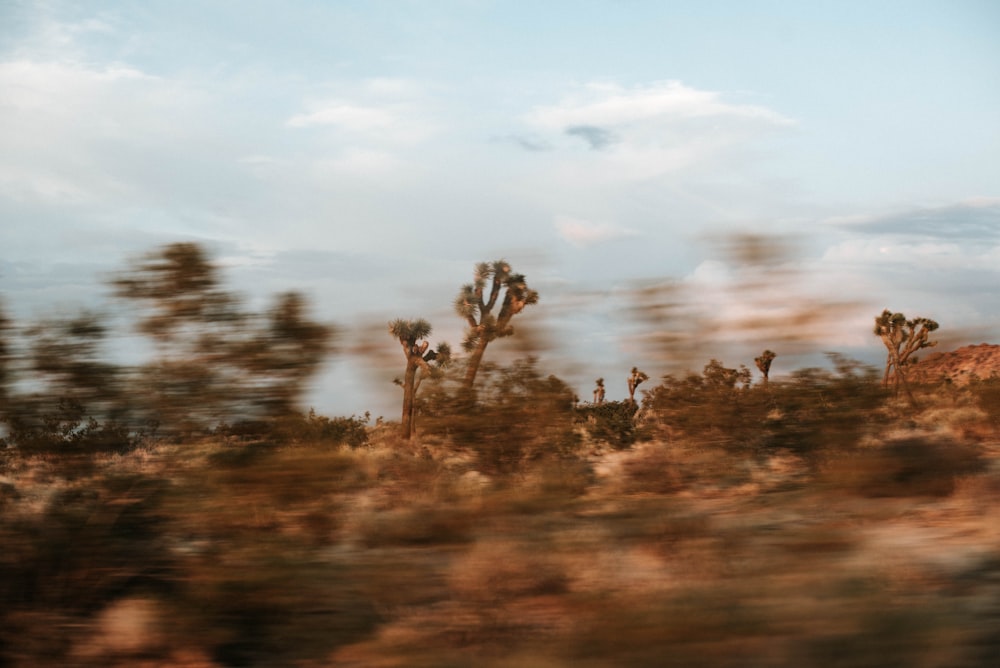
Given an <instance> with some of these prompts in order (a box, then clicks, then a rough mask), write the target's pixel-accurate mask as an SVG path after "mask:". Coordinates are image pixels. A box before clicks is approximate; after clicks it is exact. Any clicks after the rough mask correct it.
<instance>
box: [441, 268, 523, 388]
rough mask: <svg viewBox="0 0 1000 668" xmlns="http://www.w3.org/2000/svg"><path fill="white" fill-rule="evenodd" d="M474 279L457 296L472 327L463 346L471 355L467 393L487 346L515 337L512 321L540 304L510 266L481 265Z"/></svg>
mask: <svg viewBox="0 0 1000 668" xmlns="http://www.w3.org/2000/svg"><path fill="white" fill-rule="evenodd" d="M473 276H474V280H473V282H472V283H469V284H466V285H463V286H462V288H461V290H459V292H458V296H457V297H455V312H456V313H458V315H459V316H460V317H462V318H464V319H465V321H466V322H467V323H468V325H469V326H468V328H466V331H465V341H463V343H462V347H463V348H465V350H466V352H469V353H471V354H470V355H469V360H468V364H467V366H466V370H465V382H464V385H465V389H466V390H468V389H471V388H472V384H473V383H474V382H475V380H476V373H477V372H478V371H479V364H480V363H481V362H482V360H483V353H484V352H486V346H488V345H489V344H490V342H491V341H493V340H494V339H501V338H503V337H505V336H510V335H511V334H513V333H514V328H513V327H511V326H510V319H511V318H513V317H514V316H515V315H517V314H518V313H520V312H521V311H522V310H523V309H524V307H525V306H527V305H529V304H536V303H537V302H538V293H537V292H535V291H534V290H531V289H529V288H528V284H527V282H526V281H525V278H524V275H523V274H514V273H511V270H510V265H509V264H507V263H506V262H505V261H503V260H497V261H496V262H493V263H489V262H480V263H479V264H477V265H476V269H475V272H474V274H473ZM487 284H489V293H488V294H487V293H486V286H487ZM501 291H503V292H504V296H503V300H502V301H500V311H499V312H498V313H497V314H496V315H494V314H493V309H494V307H495V306H496V305H497V301H498V300H499V299H500V292H501Z"/></svg>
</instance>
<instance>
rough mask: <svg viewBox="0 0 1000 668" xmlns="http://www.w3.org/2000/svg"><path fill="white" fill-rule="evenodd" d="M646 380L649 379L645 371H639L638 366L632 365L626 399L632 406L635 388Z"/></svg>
mask: <svg viewBox="0 0 1000 668" xmlns="http://www.w3.org/2000/svg"><path fill="white" fill-rule="evenodd" d="M646 380H649V376H647V375H646V373H645V372H643V371H639V368H638V367H632V373H630V374H629V377H628V401H629V403H630V404H632V405H633V406H635V390H636V388H638V387H639V385H641V384H642V383H643V381H646Z"/></svg>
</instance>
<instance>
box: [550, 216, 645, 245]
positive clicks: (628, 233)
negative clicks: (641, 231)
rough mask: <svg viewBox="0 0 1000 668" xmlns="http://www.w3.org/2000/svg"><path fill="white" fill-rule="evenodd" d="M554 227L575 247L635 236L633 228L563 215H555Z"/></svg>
mask: <svg viewBox="0 0 1000 668" xmlns="http://www.w3.org/2000/svg"><path fill="white" fill-rule="evenodd" d="M555 227H556V230H557V231H558V232H559V236H561V237H562V238H563V239H565V240H566V241H568V242H569V243H571V244H573V245H574V246H577V247H583V246H592V245H593V244H598V243H602V242H605V241H614V240H616V239H623V238H626V237H632V236H636V232H635V231H633V230H629V229H625V228H622V227H616V226H614V225H610V224H608V223H592V222H590V221H587V220H582V219H580V218H573V217H571V216H565V215H559V216H556V220H555Z"/></svg>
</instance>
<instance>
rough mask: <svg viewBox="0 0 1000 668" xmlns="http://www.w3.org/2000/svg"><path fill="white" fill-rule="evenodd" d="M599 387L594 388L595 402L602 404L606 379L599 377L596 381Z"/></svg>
mask: <svg viewBox="0 0 1000 668" xmlns="http://www.w3.org/2000/svg"><path fill="white" fill-rule="evenodd" d="M594 382H595V383H597V387H595V388H594V404H596V405H598V406H600V405H601V404H603V403H604V379H603V378H598V379H597V380H596V381H594Z"/></svg>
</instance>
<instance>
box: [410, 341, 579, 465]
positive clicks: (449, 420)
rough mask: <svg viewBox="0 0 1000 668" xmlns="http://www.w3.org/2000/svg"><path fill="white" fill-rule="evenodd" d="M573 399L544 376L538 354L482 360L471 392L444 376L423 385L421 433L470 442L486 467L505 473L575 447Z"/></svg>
mask: <svg viewBox="0 0 1000 668" xmlns="http://www.w3.org/2000/svg"><path fill="white" fill-rule="evenodd" d="M574 401H575V395H574V394H573V391H572V389H571V388H570V387H569V386H568V385H566V383H564V382H563V381H562V380H560V379H559V378H557V377H556V376H554V375H548V376H544V375H543V374H542V373H541V372H540V371H539V370H538V360H537V359H536V358H534V357H527V358H524V359H519V360H516V361H515V362H513V363H512V364H511V365H509V366H498V365H494V364H488V363H487V364H483V365H482V366H481V368H480V376H479V384H478V385H477V388H476V391H475V393H468V392H466V390H465V389H464V387H463V386H462V385H460V384H459V383H458V382H456V379H454V378H443V379H441V380H440V381H438V382H436V383H434V384H433V386H432V387H428V388H427V389H426V392H425V394H424V396H423V397H421V398H419V399H418V409H419V411H420V412H421V413H422V414H425V415H426V416H427V417H426V418H425V419H424V427H423V431H424V433H425V434H427V435H428V436H439V437H440V436H445V437H448V438H450V439H451V441H452V442H453V443H455V444H456V445H458V446H461V447H467V448H470V449H471V450H473V451H474V452H476V453H477V454H478V456H479V464H480V466H481V467H482V469H483V470H484V471H485V472H488V473H490V474H497V473H499V474H509V473H513V472H516V471H518V470H519V469H520V468H521V466H522V465H523V464H524V463H526V462H527V461H530V460H532V459H537V458H540V457H547V456H571V455H572V454H573V453H574V452H575V448H576V446H577V445H578V442H579V439H578V437H577V435H576V434H575V432H574V429H573V420H574Z"/></svg>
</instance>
